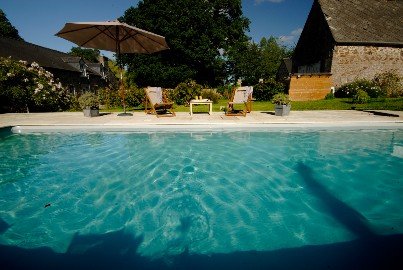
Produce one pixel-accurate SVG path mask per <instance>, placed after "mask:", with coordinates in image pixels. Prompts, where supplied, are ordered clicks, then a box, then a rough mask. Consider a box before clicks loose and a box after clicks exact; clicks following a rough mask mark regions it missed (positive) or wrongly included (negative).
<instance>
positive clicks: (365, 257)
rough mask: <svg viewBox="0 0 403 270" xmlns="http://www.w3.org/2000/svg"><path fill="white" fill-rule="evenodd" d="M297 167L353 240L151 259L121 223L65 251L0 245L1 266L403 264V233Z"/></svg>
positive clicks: (349, 266) (334, 266)
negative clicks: (384, 229)
mask: <svg viewBox="0 0 403 270" xmlns="http://www.w3.org/2000/svg"><path fill="white" fill-rule="evenodd" d="M296 170H297V171H298V173H299V174H300V176H301V178H302V179H303V181H304V182H305V185H306V187H307V189H308V190H309V191H310V192H311V193H312V194H313V195H315V196H316V197H317V198H318V199H320V200H321V202H322V203H323V209H324V210H326V213H327V214H330V215H332V216H333V217H334V218H335V219H337V220H338V221H339V222H340V223H341V224H343V226H345V227H346V228H347V229H349V230H350V231H351V232H352V233H354V234H355V235H356V236H357V239H356V240H353V241H349V242H342V243H333V244H325V245H315V246H303V247H297V248H286V249H280V250H274V251H243V252H233V253H228V254H218V253H217V254H210V255H203V254H190V253H189V252H184V253H183V254H180V255H177V256H173V257H170V258H169V260H163V259H154V260H153V259H151V258H147V257H144V256H141V255H140V254H138V253H137V249H138V247H139V245H140V244H141V242H142V238H141V237H137V238H136V237H134V236H133V235H132V234H127V233H125V232H124V230H123V229H122V230H119V231H115V232H111V233H106V234H99V235H79V234H76V235H75V236H74V238H73V240H72V241H71V243H70V246H69V248H68V251H67V252H66V253H63V254H61V253H55V252H54V251H52V250H51V249H50V248H47V247H43V248H35V249H24V248H19V247H15V246H6V245H0V262H1V269H74V270H79V269H195V270H198V269H213V270H215V269H217V270H218V269H403V256H402V250H403V235H402V234H399V235H388V236H381V235H376V234H375V233H374V232H373V231H372V230H371V229H370V227H369V225H368V223H367V222H366V220H365V218H364V217H363V216H362V215H361V214H360V213H359V212H357V211H356V210H354V209H352V208H351V207H350V206H348V205H347V204H345V203H343V202H342V201H340V200H339V199H337V198H335V197H334V196H332V195H331V194H330V193H329V192H328V191H327V190H326V189H325V188H324V187H323V186H322V185H321V184H320V183H319V182H318V181H317V180H316V179H315V178H314V176H313V172H312V170H311V168H309V167H308V166H306V165H305V164H303V163H300V164H298V165H297V167H296ZM4 223H5V222H4ZM5 224H7V223H5ZM6 227H7V228H8V225H6Z"/></svg>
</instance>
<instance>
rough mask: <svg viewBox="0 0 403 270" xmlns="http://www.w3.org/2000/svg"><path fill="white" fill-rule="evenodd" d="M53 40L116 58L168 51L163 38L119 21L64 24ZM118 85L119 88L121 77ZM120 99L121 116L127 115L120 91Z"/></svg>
mask: <svg viewBox="0 0 403 270" xmlns="http://www.w3.org/2000/svg"><path fill="white" fill-rule="evenodd" d="M56 36H58V37H61V38H64V39H67V40H68V41H71V42H73V43H75V44H77V45H78V46H80V47H86V48H93V49H99V50H106V51H111V52H115V53H116V54H117V55H118V56H119V55H120V54H121V53H144V54H150V53H154V52H159V51H163V50H168V49H169V47H168V44H167V43H166V41H165V38H164V37H163V36H160V35H157V34H154V33H151V32H148V31H145V30H143V29H140V28H137V27H134V26H131V25H128V24H126V23H121V22H119V21H106V22H74V23H66V24H65V26H64V27H63V29H62V30H60V31H59V32H58V33H57V34H56ZM121 68H122V67H121ZM120 84H121V86H122V73H121V74H120ZM122 99H123V108H124V113H123V114H121V115H128V114H126V102H125V90H124V88H123V89H122Z"/></svg>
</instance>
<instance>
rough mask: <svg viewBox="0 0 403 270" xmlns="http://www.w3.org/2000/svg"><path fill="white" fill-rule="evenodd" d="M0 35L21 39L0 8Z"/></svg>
mask: <svg viewBox="0 0 403 270" xmlns="http://www.w3.org/2000/svg"><path fill="white" fill-rule="evenodd" d="M0 36H1V37H8V38H13V39H17V40H23V39H22V38H21V37H20V35H19V34H18V30H17V29H16V28H15V27H14V26H13V25H12V24H11V23H10V21H9V20H8V19H7V16H6V14H5V13H4V12H3V10H1V9H0Z"/></svg>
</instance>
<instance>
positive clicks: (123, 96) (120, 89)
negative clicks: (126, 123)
mask: <svg viewBox="0 0 403 270" xmlns="http://www.w3.org/2000/svg"><path fill="white" fill-rule="evenodd" d="M119 56H120V41H119V27H116V61H117V59H118V58H119ZM118 66H119V68H120V79H119V92H120V93H119V94H121V98H122V103H123V113H121V114H118V115H119V116H129V115H132V114H131V113H127V112H126V89H125V86H124V83H123V66H122V65H121V64H119V65H118Z"/></svg>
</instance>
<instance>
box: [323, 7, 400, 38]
mask: <svg viewBox="0 0 403 270" xmlns="http://www.w3.org/2000/svg"><path fill="white" fill-rule="evenodd" d="M317 1H318V2H319V4H320V6H321V8H322V11H323V13H324V14H325V17H326V19H327V22H328V25H329V28H330V31H331V32H332V35H333V38H334V39H335V41H336V42H337V43H368V44H391V45H403V1H402V0H317Z"/></svg>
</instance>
